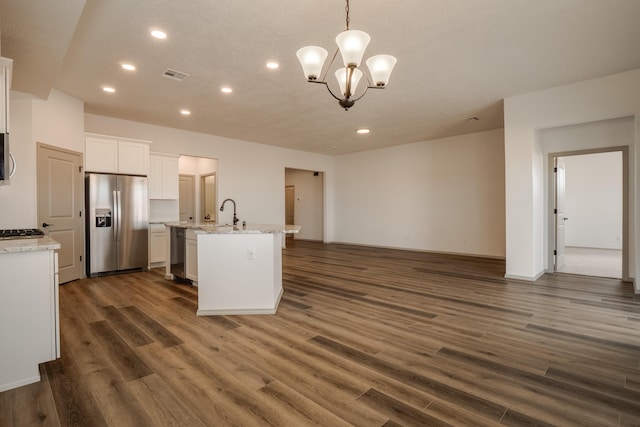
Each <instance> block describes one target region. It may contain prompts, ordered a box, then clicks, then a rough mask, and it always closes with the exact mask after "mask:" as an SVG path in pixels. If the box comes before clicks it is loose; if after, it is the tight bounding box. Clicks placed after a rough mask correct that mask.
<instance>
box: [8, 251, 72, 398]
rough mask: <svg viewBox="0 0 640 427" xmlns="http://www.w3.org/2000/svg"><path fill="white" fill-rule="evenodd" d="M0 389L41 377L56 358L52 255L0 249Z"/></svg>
mask: <svg viewBox="0 0 640 427" xmlns="http://www.w3.org/2000/svg"><path fill="white" fill-rule="evenodd" d="M0 271H2V280H1V281H0V343H2V344H0V392H2V391H5V390H10V389H12V388H16V387H20V386H23V385H26V384H30V383H33V382H37V381H39V380H40V372H39V370H38V364H40V363H42V362H46V361H49V360H55V359H56V358H58V357H60V329H59V319H58V281H57V273H58V271H57V254H56V253H55V252H54V251H53V250H35V251H27V252H16V253H0Z"/></svg>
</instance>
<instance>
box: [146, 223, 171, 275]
mask: <svg viewBox="0 0 640 427" xmlns="http://www.w3.org/2000/svg"><path fill="white" fill-rule="evenodd" d="M166 244H167V228H166V227H165V226H164V224H149V267H162V266H163V265H165V263H166V262H167V248H166Z"/></svg>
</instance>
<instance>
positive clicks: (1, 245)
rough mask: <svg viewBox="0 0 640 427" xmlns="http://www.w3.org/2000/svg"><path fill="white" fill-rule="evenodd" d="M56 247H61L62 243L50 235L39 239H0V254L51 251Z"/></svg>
mask: <svg viewBox="0 0 640 427" xmlns="http://www.w3.org/2000/svg"><path fill="white" fill-rule="evenodd" d="M54 249H60V243H58V242H56V241H55V240H53V239H52V238H51V237H48V236H45V237H40V238H37V239H6V240H0V254H8V253H16V252H36V251H49V250H54Z"/></svg>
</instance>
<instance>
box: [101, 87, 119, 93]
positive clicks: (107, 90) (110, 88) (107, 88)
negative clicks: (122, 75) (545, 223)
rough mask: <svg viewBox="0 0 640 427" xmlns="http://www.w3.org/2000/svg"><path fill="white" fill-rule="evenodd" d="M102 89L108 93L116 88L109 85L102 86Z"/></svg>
mask: <svg viewBox="0 0 640 427" xmlns="http://www.w3.org/2000/svg"><path fill="white" fill-rule="evenodd" d="M102 90H103V91H105V92H109V93H114V92H115V91H116V90H115V89H114V88H112V87H111V86H102Z"/></svg>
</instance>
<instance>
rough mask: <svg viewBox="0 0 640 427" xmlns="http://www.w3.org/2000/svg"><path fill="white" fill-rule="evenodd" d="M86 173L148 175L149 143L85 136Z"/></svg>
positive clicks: (91, 135)
mask: <svg viewBox="0 0 640 427" xmlns="http://www.w3.org/2000/svg"><path fill="white" fill-rule="evenodd" d="M85 141H86V149H85V169H86V171H87V172H107V173H124V174H130V175H147V174H148V173H149V144H150V142H149V141H139V140H135V139H124V138H115V137H110V136H104V135H93V134H86V139H85Z"/></svg>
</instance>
